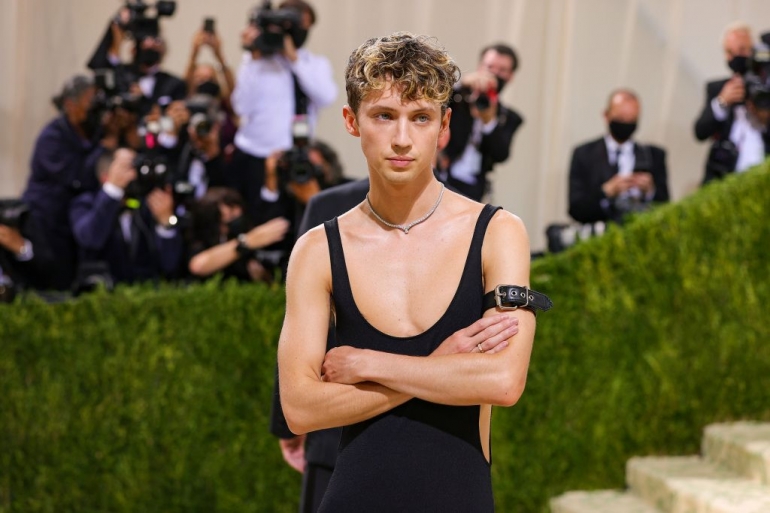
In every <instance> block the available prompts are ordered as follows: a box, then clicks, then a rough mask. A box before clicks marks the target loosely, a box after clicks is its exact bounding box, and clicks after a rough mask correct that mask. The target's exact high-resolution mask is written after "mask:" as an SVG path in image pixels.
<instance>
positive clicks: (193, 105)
mask: <svg viewBox="0 0 770 513" xmlns="http://www.w3.org/2000/svg"><path fill="white" fill-rule="evenodd" d="M185 106H186V107H187V110H188V111H190V121H189V123H190V126H191V127H192V128H193V130H195V134H196V135H197V136H198V137H205V136H207V135H208V134H209V133H210V132H211V129H212V128H213V127H214V125H215V124H216V123H217V121H219V102H218V101H217V99H216V98H214V97H213V96H210V95H208V94H200V93H199V94H195V95H193V96H191V97H190V98H188V99H187V101H186V102H185Z"/></svg>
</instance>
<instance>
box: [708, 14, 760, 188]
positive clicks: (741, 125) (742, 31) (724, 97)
mask: <svg viewBox="0 0 770 513" xmlns="http://www.w3.org/2000/svg"><path fill="white" fill-rule="evenodd" d="M765 39H767V41H765V44H766V45H768V44H770V34H765V36H763V40H765ZM722 47H723V49H724V53H725V60H726V62H727V66H728V67H729V68H730V69H731V70H732V72H733V75H732V76H731V77H730V78H727V79H722V80H717V81H714V82H709V83H708V84H707V85H706V104H705V105H704V107H703V110H702V111H701V113H700V116H699V117H698V119H697V120H696V121H695V137H696V138H697V139H698V140H699V141H705V140H707V139H711V140H712V146H711V150H710V152H709V155H708V158H707V160H706V170H705V173H704V178H703V183H706V182H709V181H711V180H713V179H715V178H721V177H722V176H724V175H725V174H727V173H731V172H741V171H745V170H746V169H748V168H750V167H752V166H754V165H756V164H759V163H760V162H762V161H763V160H764V159H765V156H766V155H768V154H770V133H769V130H768V127H770V123H769V122H768V117H770V97H768V96H769V95H770V84H768V83H767V76H766V75H767V72H768V69H767V68H768V67H770V63H767V62H764V63H763V62H761V61H760V60H759V59H754V58H753V55H754V47H753V41H752V36H751V28H749V26H748V25H746V24H743V23H733V24H731V25H729V26H728V27H727V28H726V29H725V31H724V35H723V37H722ZM753 66H758V67H759V68H760V69H756V68H755V69H751V67H753ZM762 66H764V67H765V69H764V72H763V73H760V74H757V73H756V72H757V71H761V68H762ZM762 75H764V77H763V76H762Z"/></svg>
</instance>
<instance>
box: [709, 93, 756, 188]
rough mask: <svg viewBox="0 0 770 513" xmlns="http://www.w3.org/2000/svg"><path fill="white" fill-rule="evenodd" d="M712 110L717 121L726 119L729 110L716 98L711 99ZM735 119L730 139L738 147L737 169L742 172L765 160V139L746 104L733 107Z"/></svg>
mask: <svg viewBox="0 0 770 513" xmlns="http://www.w3.org/2000/svg"><path fill="white" fill-rule="evenodd" d="M711 111H712V112H713V113H714V118H716V120H717V121H725V120H726V119H727V116H728V115H729V111H728V110H727V109H726V108H724V107H722V106H721V105H719V101H717V99H716V98H714V99H713V100H711ZM733 113H734V119H733V125H732V127H730V140H731V141H732V142H733V144H735V147H736V148H738V162H737V163H736V164H735V171H736V172H737V173H740V172H742V171H746V170H747V169H748V168H750V167H752V166H756V165H757V164H760V163H762V161H764V160H765V141H764V140H763V139H762V131H761V129H759V128H757V127H756V126H755V125H754V124H753V123H752V122H751V120H750V119H749V116H748V112H747V111H746V106H744V105H736V106H735V107H734V108H733Z"/></svg>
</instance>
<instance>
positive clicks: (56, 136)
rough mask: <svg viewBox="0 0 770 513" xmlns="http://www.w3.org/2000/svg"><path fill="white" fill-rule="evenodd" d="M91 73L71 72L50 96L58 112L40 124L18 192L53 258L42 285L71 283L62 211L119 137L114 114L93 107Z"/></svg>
mask: <svg viewBox="0 0 770 513" xmlns="http://www.w3.org/2000/svg"><path fill="white" fill-rule="evenodd" d="M95 93H96V90H95V87H94V82H93V80H92V79H91V78H89V77H86V76H83V75H77V76H75V77H73V78H71V79H70V80H68V81H67V82H66V83H65V84H64V87H63V88H62V90H61V93H59V95H58V96H56V97H55V98H54V99H53V102H54V105H56V107H57V109H58V110H59V113H60V114H59V116H57V117H56V118H55V119H53V120H52V121H51V122H50V123H48V125H46V126H45V128H43V130H42V132H41V133H40V135H39V136H38V138H37V141H36V142H35V147H34V150H33V152H32V162H31V173H30V175H29V179H28V181H27V186H26V188H25V190H24V193H23V195H22V199H23V201H24V203H26V204H27V205H28V206H29V209H30V211H31V212H32V214H33V215H34V217H35V219H36V220H38V222H39V228H40V231H41V236H42V237H43V238H44V239H45V240H46V241H47V244H48V246H49V247H50V248H51V251H52V253H53V254H55V255H56V259H55V261H54V264H53V269H52V272H51V274H50V281H49V282H48V283H47V287H46V288H52V289H58V290H64V289H68V288H69V286H70V284H71V283H72V279H73V277H74V273H75V266H76V254H77V252H76V247H75V240H74V239H73V236H72V231H71V229H70V226H69V223H68V222H67V213H68V211H69V207H70V202H71V200H72V199H73V198H74V197H75V196H76V195H78V194H80V193H83V192H86V191H95V190H97V189H98V188H99V183H98V181H97V179H96V174H95V172H94V171H95V165H96V160H97V159H98V157H99V156H100V155H101V154H102V152H103V151H104V150H105V148H111V147H114V145H115V144H116V141H117V139H118V137H119V132H120V127H119V126H118V125H117V123H118V122H119V117H118V116H106V117H105V118H104V119H105V120H107V121H106V123H107V129H106V130H105V127H103V126H102V121H103V118H102V113H101V112H100V111H99V110H98V109H97V108H95V105H94V95H95Z"/></svg>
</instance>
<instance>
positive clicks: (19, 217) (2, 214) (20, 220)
mask: <svg viewBox="0 0 770 513" xmlns="http://www.w3.org/2000/svg"><path fill="white" fill-rule="evenodd" d="M28 214H29V207H28V206H27V204H26V203H24V202H23V201H21V200H19V199H4V200H0V224H1V225H3V226H7V227H9V228H13V229H14V230H20V229H21V227H22V225H23V224H24V219H25V218H26V216H27V215H28Z"/></svg>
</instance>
